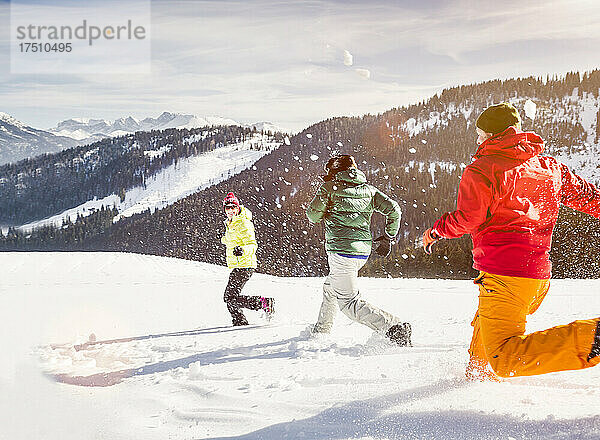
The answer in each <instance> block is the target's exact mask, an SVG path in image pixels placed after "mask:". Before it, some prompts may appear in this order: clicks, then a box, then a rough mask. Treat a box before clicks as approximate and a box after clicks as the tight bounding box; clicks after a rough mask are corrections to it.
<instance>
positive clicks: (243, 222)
mask: <svg viewBox="0 0 600 440" xmlns="http://www.w3.org/2000/svg"><path fill="white" fill-rule="evenodd" d="M223 208H224V210H225V214H226V216H227V218H226V219H225V221H224V223H225V235H224V236H223V237H222V238H221V243H223V244H224V245H225V246H227V250H226V257H227V267H229V268H231V269H232V271H231V273H230V274H229V282H228V283H227V287H226V288H225V294H224V295H223V299H224V301H225V304H227V309H228V310H229V313H230V314H231V318H232V321H233V325H234V326H240V325H248V320H247V319H246V317H245V316H244V313H243V312H242V310H241V309H242V308H245V309H250V310H261V309H262V310H264V311H265V314H266V316H267V318H268V319H270V318H271V316H272V314H273V312H274V309H273V306H274V303H275V300H274V299H273V298H265V297H264V296H244V295H241V292H242V288H243V287H244V285H245V284H246V283H247V282H248V280H249V279H250V277H251V276H252V274H253V273H254V269H256V267H257V261H256V250H257V249H258V244H257V243H256V237H255V234H254V225H253V223H252V213H251V212H250V210H249V209H248V208H246V207H244V206H242V205H240V202H239V200H238V198H237V197H236V196H235V195H234V194H233V193H232V192H230V193H228V194H227V196H225V199H224V200H223Z"/></svg>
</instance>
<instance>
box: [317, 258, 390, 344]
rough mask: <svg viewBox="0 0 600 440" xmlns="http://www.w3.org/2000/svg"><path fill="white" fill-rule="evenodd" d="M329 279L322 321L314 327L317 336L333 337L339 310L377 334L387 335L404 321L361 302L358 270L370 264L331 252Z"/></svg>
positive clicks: (321, 312)
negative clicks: (322, 334)
mask: <svg viewBox="0 0 600 440" xmlns="http://www.w3.org/2000/svg"><path fill="white" fill-rule="evenodd" d="M327 259H328V261H329V275H328V276H327V278H326V279H325V283H324V284H323V303H322V304H321V310H320V311H319V319H318V320H317V323H316V324H315V326H314V329H313V331H314V332H316V333H329V332H330V331H331V327H332V325H333V318H334V317H335V313H336V311H337V309H338V307H339V309H340V310H341V311H342V312H343V313H344V314H345V315H346V316H348V318H350V319H352V320H354V321H356V322H360V323H361V324H364V325H366V326H367V327H370V328H372V329H373V330H375V331H377V332H380V333H383V334H385V333H386V332H387V331H388V330H389V328H390V327H391V326H392V325H394V324H398V323H399V322H400V321H399V320H398V319H397V318H396V317H395V316H393V315H391V314H389V313H387V312H384V311H383V310H380V309H378V308H377V307H374V306H372V305H371V304H369V303H368V302H366V301H364V300H362V299H361V298H360V292H359V291H358V270H359V269H360V268H361V267H363V266H364V265H365V263H366V262H367V260H364V259H360V258H350V257H342V256H341V255H339V254H336V253H333V252H328V253H327Z"/></svg>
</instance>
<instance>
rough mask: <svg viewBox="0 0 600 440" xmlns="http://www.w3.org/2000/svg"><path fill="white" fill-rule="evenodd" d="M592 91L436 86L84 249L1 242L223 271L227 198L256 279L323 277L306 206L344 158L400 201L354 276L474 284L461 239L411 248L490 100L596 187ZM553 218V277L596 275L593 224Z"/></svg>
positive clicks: (572, 80)
mask: <svg viewBox="0 0 600 440" xmlns="http://www.w3.org/2000/svg"><path fill="white" fill-rule="evenodd" d="M599 87H600V72H599V71H593V72H590V73H585V74H583V75H580V74H579V73H570V74H567V75H566V76H565V77H560V78H534V77H531V78H522V79H512V80H506V81H500V80H497V81H489V82H486V83H482V84H475V85H469V86H461V87H455V88H451V89H448V90H444V91H443V92H442V93H440V94H439V95H436V96H434V97H432V98H431V99H429V100H428V101H426V102H422V103H419V104H415V105H411V106H408V107H401V108H396V109H392V110H390V111H388V112H385V113H383V114H380V115H365V116H363V117H341V118H333V119H328V120H325V121H322V122H320V123H318V124H315V125H313V126H311V127H308V128H307V129H305V130H304V131H302V132H301V133H298V134H297V135H296V136H294V137H292V138H291V139H290V141H291V142H290V145H283V146H281V147H280V148H279V149H277V150H275V151H273V152H272V153H270V154H268V155H266V156H265V157H263V158H262V159H260V160H259V161H258V162H257V163H256V164H255V166H254V167H253V168H252V169H249V170H246V171H244V172H242V173H240V174H238V175H236V176H234V177H232V178H231V179H229V180H227V181H225V182H222V183H219V184H217V185H214V186H211V187H210V188H207V189H205V190H203V191H201V192H198V193H196V194H194V195H192V196H189V197H187V198H185V199H183V200H181V201H179V202H177V203H175V204H174V205H171V206H169V207H167V208H165V209H163V210H160V211H156V212H154V213H150V212H146V213H143V214H139V215H136V216H134V217H131V218H129V219H125V220H121V221H120V222H118V223H116V224H115V225H113V226H112V227H111V228H109V229H108V230H106V231H105V232H104V233H102V234H93V235H90V236H89V237H86V239H85V240H84V241H83V242H81V241H79V242H77V243H73V242H69V241H68V240H66V241H65V240H62V241H61V244H59V242H58V241H56V240H50V241H48V240H39V239H38V238H36V236H35V234H34V235H33V236H32V237H30V238H29V239H28V240H27V239H25V238H23V237H13V238H11V239H8V238H5V239H4V246H5V247H10V246H15V243H17V242H19V243H20V244H19V245H18V247H19V248H27V247H33V248H40V249H89V250H92V249H93V250H125V251H131V252H142V253H149V254H157V255H167V256H176V257H180V258H187V259H194V260H201V261H206V262H211V263H220V264H223V263H224V248H223V246H222V245H221V243H220V240H219V239H220V236H221V234H222V232H223V224H222V221H223V213H222V205H221V201H222V198H223V196H224V195H225V194H226V193H227V192H229V191H233V192H235V193H236V195H237V196H238V197H239V199H240V200H241V201H242V203H243V204H244V205H245V206H247V207H248V208H249V209H250V210H251V211H252V212H253V213H254V219H255V220H254V223H255V226H256V230H257V238H258V240H259V243H260V248H259V252H258V257H259V260H260V263H259V264H260V266H259V270H260V271H263V272H266V273H270V274H276V275H286V276H287V275H291V276H294V275H323V274H325V273H326V269H327V266H326V258H325V252H324V249H323V230H322V226H321V225H316V226H313V225H311V224H310V223H309V222H308V220H307V219H306V216H305V214H304V210H305V207H306V205H307V203H308V202H309V201H310V200H311V198H312V196H313V195H314V192H315V191H316V188H317V187H318V185H319V184H320V178H319V175H320V174H322V173H323V165H324V163H325V162H326V161H327V159H328V158H329V157H330V155H332V154H336V153H350V154H354V155H355V157H356V159H357V162H358V163H359V167H360V168H361V169H362V170H363V171H365V173H366V174H367V177H368V179H369V181H370V182H371V183H372V184H374V185H376V186H378V187H379V188H381V189H382V190H383V191H384V192H386V193H388V194H389V195H390V196H391V197H393V198H394V199H395V200H397V201H398V202H399V203H400V205H401V207H402V210H403V218H402V228H401V231H400V234H399V238H398V244H397V245H396V246H395V247H394V249H393V252H392V254H391V255H390V256H389V257H387V258H385V259H382V258H377V257H372V258H371V259H370V260H369V262H368V263H367V265H366V266H365V268H364V269H363V272H362V273H363V274H364V275H378V276H420V277H436V276H437V277H446V278H466V277H470V276H472V275H473V270H472V269H471V256H470V248H471V245H470V240H469V239H468V237H463V238H462V239H460V240H449V241H445V242H441V243H439V245H437V248H436V252H435V253H434V255H432V256H427V255H425V254H424V253H423V251H422V250H421V249H420V248H419V246H418V243H417V241H418V238H419V237H420V235H421V233H422V231H423V230H424V228H426V227H429V226H430V225H431V224H432V223H433V221H434V220H435V219H437V218H438V217H439V216H440V215H441V214H442V213H443V212H445V211H448V210H452V209H453V208H454V206H455V203H456V192H457V188H458V183H459V180H460V176H461V173H462V169H463V168H464V166H465V164H467V163H469V162H470V160H471V155H472V154H473V153H474V151H475V139H476V135H475V129H474V121H475V119H476V118H477V116H478V114H479V113H480V112H481V111H482V110H483V109H484V108H485V107H486V106H488V105H490V104H492V103H498V102H501V101H510V102H512V103H513V104H515V105H516V106H517V108H519V110H520V111H521V114H522V117H523V118H524V127H523V128H524V129H525V130H534V131H536V132H537V133H539V134H540V135H541V136H542V137H544V139H545V140H546V141H547V149H546V154H550V155H554V156H556V157H558V158H559V159H560V160H563V161H564V162H566V163H567V164H569V165H571V166H573V167H574V169H575V170H576V171H577V172H579V173H581V174H582V175H584V176H585V177H586V178H588V179H590V180H591V181H592V182H594V183H598V181H599V180H600V179H599V177H600V170H599V165H598V164H599V163H600V162H599V161H598V159H597V158H598V157H599V155H598V133H600V130H599V123H600V113H599V111H598V110H599V108H600V100H599V95H598V91H599ZM527 99H530V100H531V101H533V102H534V103H535V104H536V105H537V113H536V116H535V119H533V120H532V119H530V118H525V113H524V112H523V105H524V103H525V101H526V100H527ZM561 219H563V220H564V222H563V224H562V225H561V226H560V227H559V228H558V229H557V231H556V233H555V245H554V251H553V255H552V258H553V261H554V263H555V267H554V274H555V276H558V277H564V276H568V277H580V276H586V277H598V276H600V268H599V267H598V265H597V264H595V259H594V258H595V249H597V248H598V245H600V227H599V225H598V222H597V221H596V220H595V219H591V218H590V217H589V216H587V215H584V214H578V213H574V212H572V211H571V210H564V211H563V212H562V213H561ZM376 220H377V221H376V222H375V223H374V226H373V234H374V236H377V235H378V234H379V233H380V232H381V229H382V225H383V219H382V218H381V217H380V216H377V217H376ZM575 227H577V228H578V229H577V230H576V229H575ZM66 229H68V226H67V228H66ZM579 231H585V232H584V233H582V232H579ZM17 235H18V234H17Z"/></svg>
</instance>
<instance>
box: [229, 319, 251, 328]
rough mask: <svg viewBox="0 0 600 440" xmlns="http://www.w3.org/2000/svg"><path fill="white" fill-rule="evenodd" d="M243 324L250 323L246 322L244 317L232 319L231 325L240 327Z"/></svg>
mask: <svg viewBox="0 0 600 440" xmlns="http://www.w3.org/2000/svg"><path fill="white" fill-rule="evenodd" d="M243 325H250V324H248V320H247V319H246V318H244V317H242V318H238V319H234V320H233V326H234V327H241V326H243Z"/></svg>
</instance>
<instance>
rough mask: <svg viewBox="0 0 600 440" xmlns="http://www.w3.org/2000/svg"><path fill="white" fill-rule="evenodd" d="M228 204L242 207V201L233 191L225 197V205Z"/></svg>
mask: <svg viewBox="0 0 600 440" xmlns="http://www.w3.org/2000/svg"><path fill="white" fill-rule="evenodd" d="M227 205H235V206H237V207H238V208H239V207H240V201H239V200H238V198H237V197H236V196H235V195H234V194H233V193H232V192H230V193H228V194H227V195H226V196H225V198H224V199H223V206H227Z"/></svg>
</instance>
